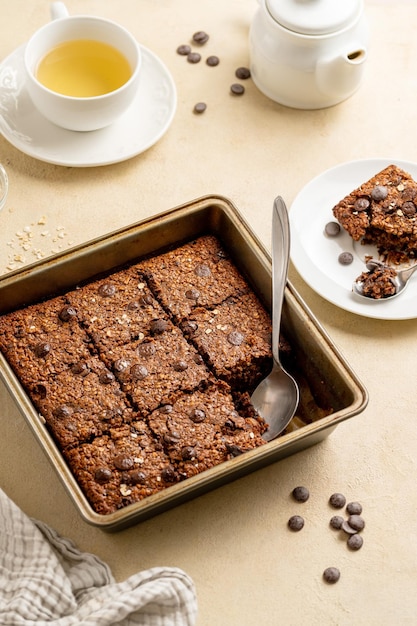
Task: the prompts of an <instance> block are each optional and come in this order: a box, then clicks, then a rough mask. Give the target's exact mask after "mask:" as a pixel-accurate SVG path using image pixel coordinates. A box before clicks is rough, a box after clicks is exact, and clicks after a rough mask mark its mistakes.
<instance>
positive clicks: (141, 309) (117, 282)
mask: <svg viewBox="0 0 417 626" xmlns="http://www.w3.org/2000/svg"><path fill="white" fill-rule="evenodd" d="M66 297H67V299H68V302H69V303H70V304H71V305H72V306H73V307H74V309H75V310H76V311H77V316H78V318H79V320H80V321H81V322H82V323H83V325H84V327H85V328H86V329H87V331H88V333H89V334H90V335H91V337H92V340H93V341H94V344H95V345H96V347H97V348H98V349H99V350H100V351H106V350H107V349H108V347H109V346H114V345H118V344H123V343H128V342H130V341H134V340H136V339H139V338H141V337H144V336H145V335H147V334H148V333H149V329H150V324H151V323H152V321H153V320H154V319H159V318H161V317H166V316H165V314H164V312H163V310H162V308H161V306H160V305H159V304H158V302H157V301H156V300H155V298H154V296H153V294H152V293H151V291H150V290H149V288H148V286H147V285H146V283H145V282H144V281H143V280H141V279H140V277H139V276H138V272H137V271H136V270H135V269H134V267H130V268H127V269H125V270H121V271H119V272H116V273H114V274H112V275H111V276H108V277H106V278H102V279H98V280H95V281H93V282H91V283H88V284H86V285H84V286H82V287H81V288H79V289H75V290H73V291H71V292H70V293H68V294H67V296H66Z"/></svg>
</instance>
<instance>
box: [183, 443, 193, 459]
mask: <svg viewBox="0 0 417 626" xmlns="http://www.w3.org/2000/svg"><path fill="white" fill-rule="evenodd" d="M195 456H196V452H195V448H193V446H184V447H183V448H181V457H182V460H183V461H191V460H192V459H195Z"/></svg>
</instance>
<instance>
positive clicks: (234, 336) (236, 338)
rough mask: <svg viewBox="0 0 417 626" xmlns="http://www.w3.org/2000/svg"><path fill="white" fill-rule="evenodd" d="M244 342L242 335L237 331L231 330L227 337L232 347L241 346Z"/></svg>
mask: <svg viewBox="0 0 417 626" xmlns="http://www.w3.org/2000/svg"><path fill="white" fill-rule="evenodd" d="M244 340H245V337H244V335H242V333H240V332H239V331H238V330H232V332H231V333H229V334H228V335H227V341H228V342H229V343H231V344H232V346H241V345H242V343H243V342H244Z"/></svg>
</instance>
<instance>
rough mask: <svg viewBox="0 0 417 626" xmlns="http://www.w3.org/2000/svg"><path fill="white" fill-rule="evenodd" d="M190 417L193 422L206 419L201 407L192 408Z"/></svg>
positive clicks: (199, 422) (198, 422) (196, 422)
mask: <svg viewBox="0 0 417 626" xmlns="http://www.w3.org/2000/svg"><path fill="white" fill-rule="evenodd" d="M190 419H191V421H192V422H194V423H195V424H201V422H204V420H205V419H206V414H205V413H204V411H203V410H202V409H193V410H192V411H191V413H190Z"/></svg>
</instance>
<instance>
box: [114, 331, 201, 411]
mask: <svg viewBox="0 0 417 626" xmlns="http://www.w3.org/2000/svg"><path fill="white" fill-rule="evenodd" d="M155 326H156V327H157V329H158V332H155V334H154V335H153V336H152V337H148V338H144V339H141V340H138V341H136V342H133V343H130V344H126V345H123V346H116V347H115V348H114V349H112V350H109V351H108V352H107V353H106V355H105V358H106V359H107V360H108V362H109V367H110V368H111V369H112V371H113V372H114V373H115V375H116V377H117V379H118V380H119V382H120V385H121V387H122V389H123V391H124V392H125V393H126V394H127V395H128V396H129V398H130V400H131V401H132V403H133V405H134V406H135V408H136V409H137V410H139V411H141V412H143V413H145V414H146V413H149V412H150V411H153V410H154V409H156V408H157V407H158V406H160V405H161V404H164V403H166V402H169V400H170V397H171V396H172V395H173V394H174V393H175V392H177V391H180V390H181V391H193V390H194V389H197V388H198V387H199V385H200V384H202V383H203V382H204V381H207V380H209V379H210V378H211V374H210V371H209V370H208V368H207V367H206V366H205V364H204V361H203V359H202V358H201V356H200V355H199V354H198V352H197V351H196V349H195V348H194V347H193V346H192V345H190V344H189V343H188V342H187V341H186V339H185V338H184V336H183V334H182V333H181V331H180V330H179V329H178V328H177V327H176V326H174V325H173V324H172V322H169V321H167V320H159V323H158V324H155Z"/></svg>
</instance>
